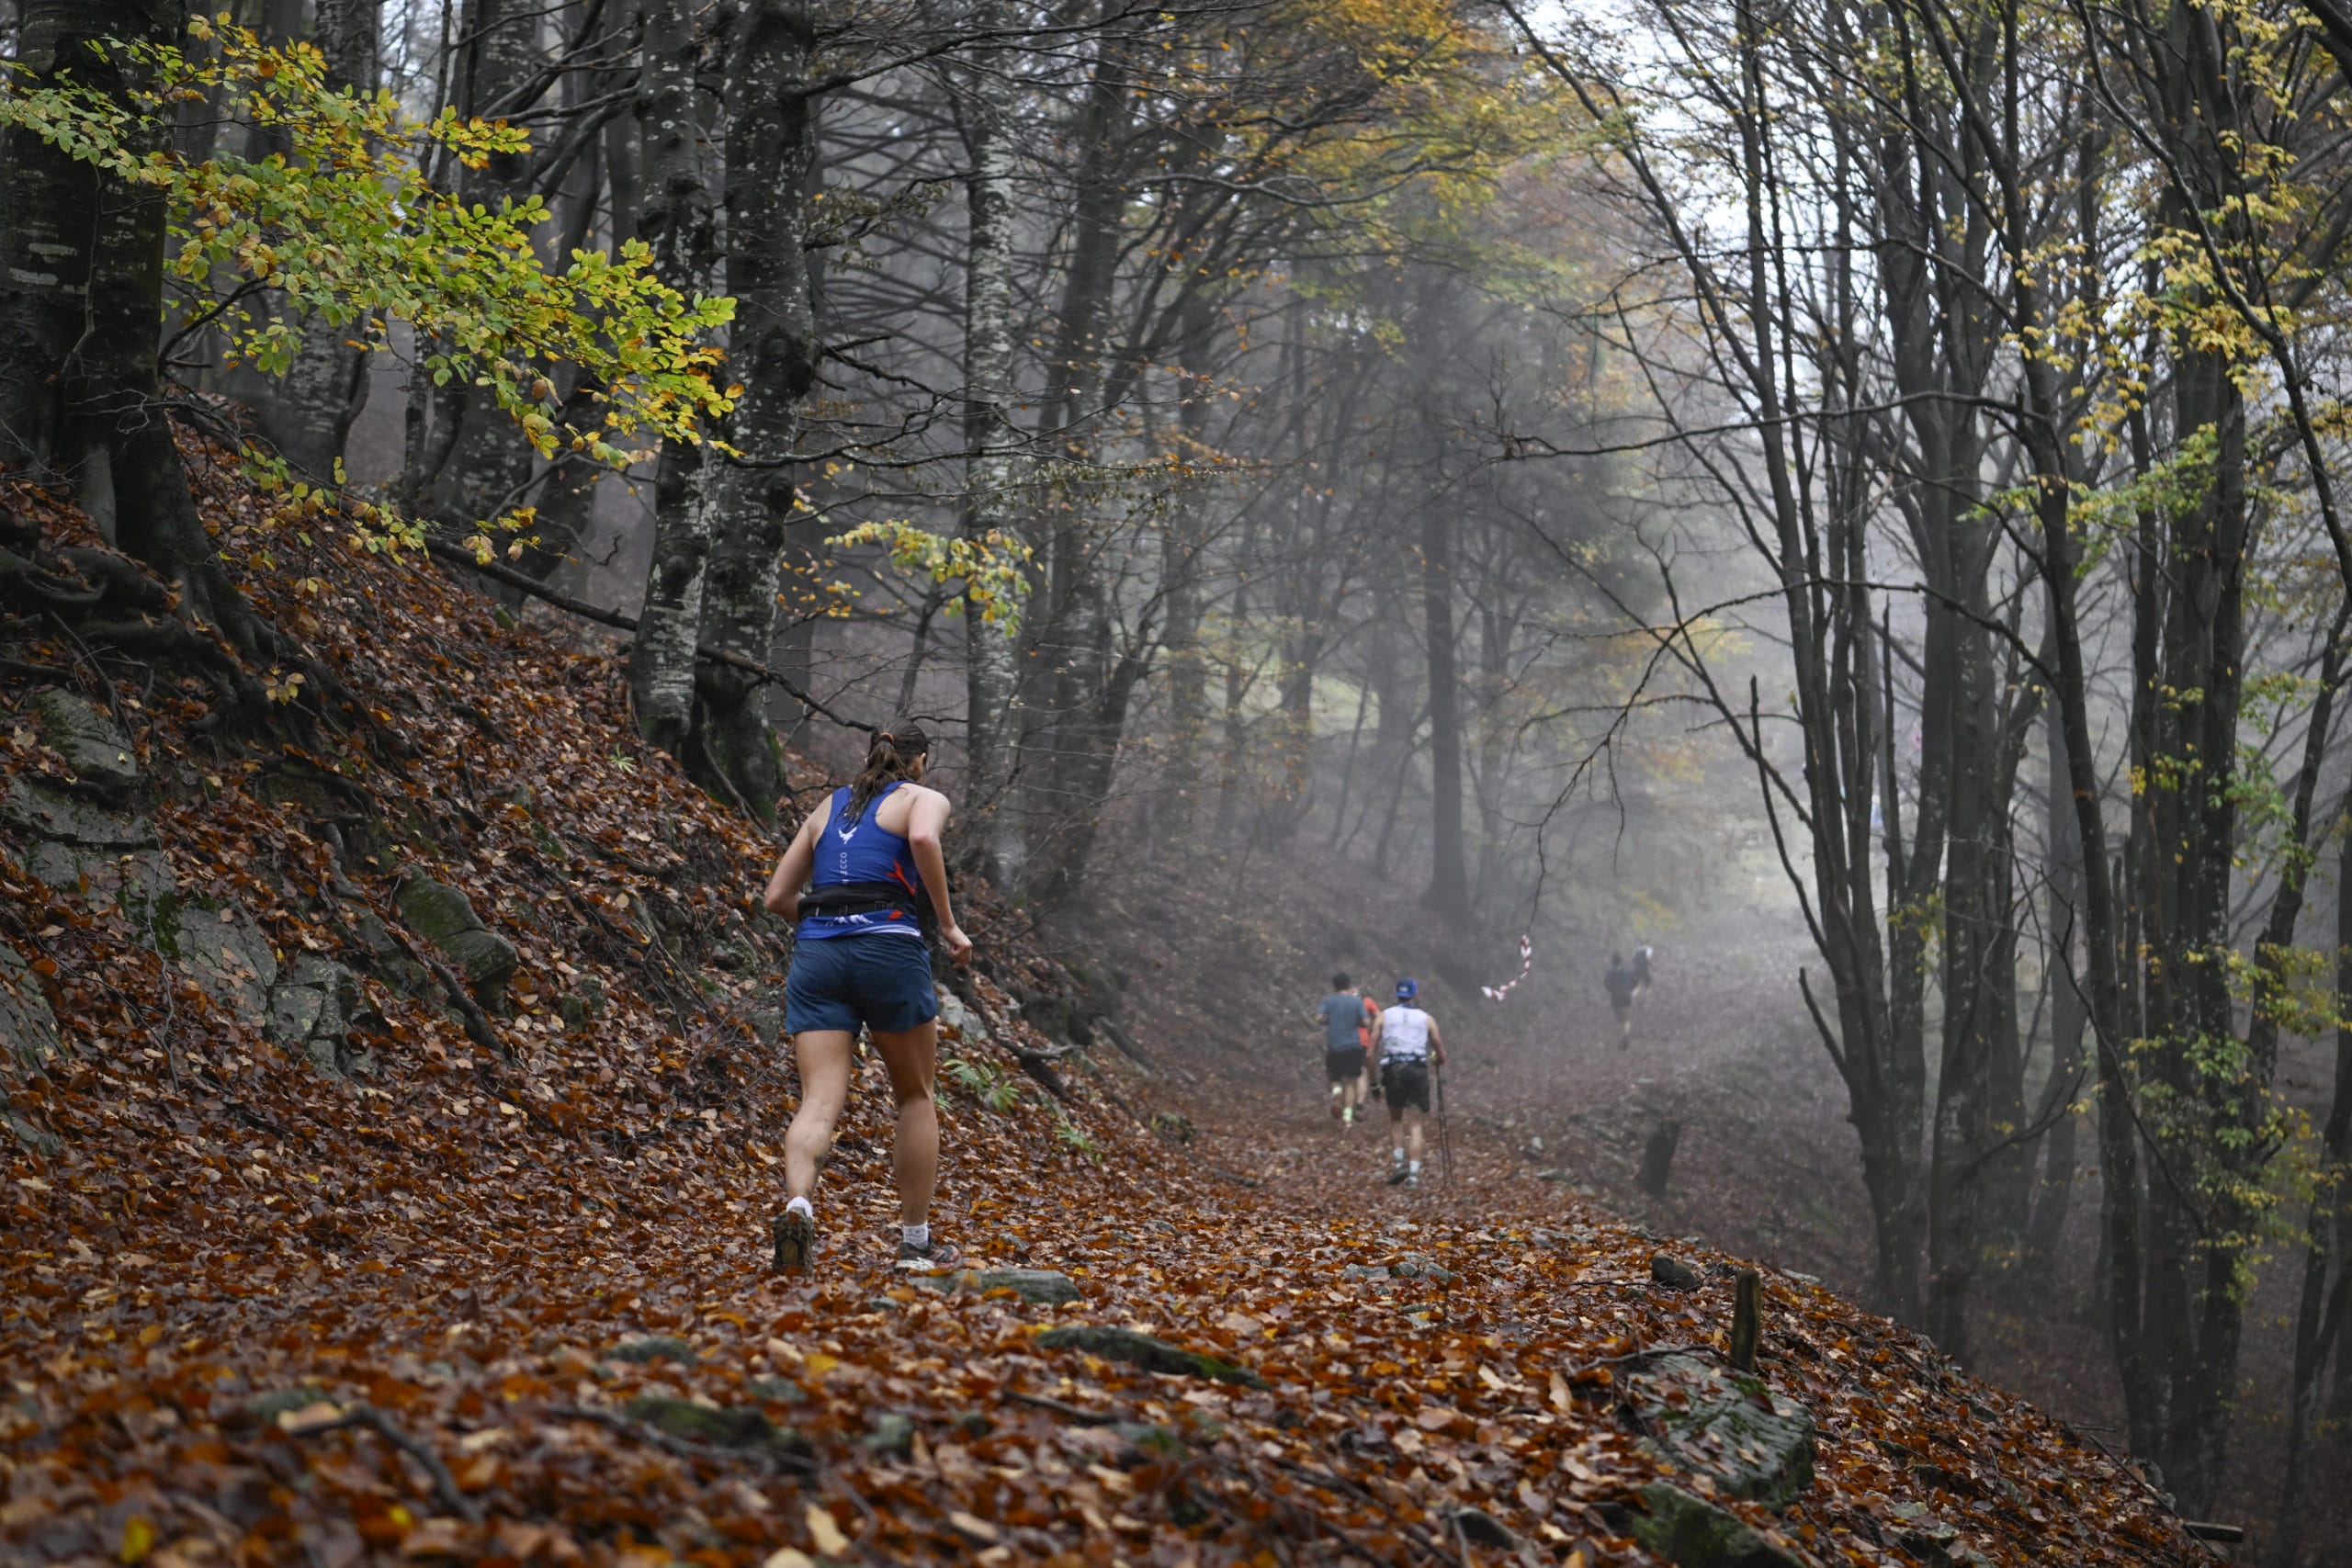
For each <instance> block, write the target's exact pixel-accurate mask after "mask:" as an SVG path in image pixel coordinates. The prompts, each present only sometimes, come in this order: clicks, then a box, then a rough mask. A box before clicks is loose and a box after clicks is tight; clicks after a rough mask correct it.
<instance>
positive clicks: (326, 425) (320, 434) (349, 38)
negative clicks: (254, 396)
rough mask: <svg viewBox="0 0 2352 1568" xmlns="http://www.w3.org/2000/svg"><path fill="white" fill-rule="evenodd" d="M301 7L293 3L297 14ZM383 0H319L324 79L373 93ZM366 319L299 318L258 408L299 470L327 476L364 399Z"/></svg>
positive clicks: (314, 36)
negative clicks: (276, 377) (281, 369)
mask: <svg viewBox="0 0 2352 1568" xmlns="http://www.w3.org/2000/svg"><path fill="white" fill-rule="evenodd" d="M299 11H300V7H299V6H298V7H297V13H298V15H299ZM382 21H383V4H382V0H318V8H317V15H316V17H315V18H314V21H313V26H312V33H311V41H312V42H313V43H315V44H317V45H318V49H319V52H320V53H321V54H322V55H323V56H324V57H325V59H326V85H327V86H328V87H329V88H331V89H334V90H336V91H344V90H348V91H350V92H352V93H354V94H356V95H357V96H360V97H363V98H365V97H369V96H373V95H374V94H375V92H376V88H377V84H378V80H379V32H380V30H381V27H382ZM365 329H366V323H365V322H364V321H345V322H341V323H336V322H333V321H327V320H325V319H324V318H323V317H311V318H306V319H305V320H304V321H302V322H301V323H300V330H301V333H302V346H301V347H300V349H298V350H297V351H296V352H295V355H294V362H293V364H291V365H289V366H288V367H287V370H286V378H285V380H284V381H283V382H281V383H280V384H279V385H278V386H277V387H276V388H274V389H271V390H270V394H269V395H268V396H267V397H266V398H264V399H263V400H261V404H260V408H259V411H258V417H259V422H260V424H261V429H262V434H265V435H266V436H267V437H268V438H269V440H270V441H271V443H272V444H273V445H275V446H277V450H278V452H279V453H280V454H281V455H282V456H283V457H285V458H286V460H287V461H288V463H290V464H292V465H293V466H294V468H297V469H298V470H300V472H302V473H305V474H309V475H311V477H312V478H313V479H318V480H321V481H326V480H331V479H332V478H333V476H334V466H335V464H336V462H337V461H338V460H340V459H341V458H342V457H343V454H344V448H345V446H346V445H347V444H348V442H349V440H350V436H351V426H352V422H353V421H355V420H356V419H357V418H358V417H359V413H360V411H361V410H362V409H364V408H365V407H367V404H368V363H369V355H368V349H367V348H366V347H364V346H362V344H363V342H364V333H365Z"/></svg>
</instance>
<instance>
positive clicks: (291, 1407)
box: [244, 1382, 334, 1422]
mask: <svg viewBox="0 0 2352 1568" xmlns="http://www.w3.org/2000/svg"><path fill="white" fill-rule="evenodd" d="M313 1404H334V1390H332V1389H330V1388H328V1387H327V1386H326V1385H324V1384H323V1383H314V1382H306V1383H296V1384H294V1385H292V1386H291V1387H288V1388H274V1389H271V1390H269V1391H268V1392H267V1393H257V1394H255V1395H254V1396H253V1397H252V1398H251V1399H248V1400H247V1401H245V1404H244V1414H245V1415H246V1416H249V1417H250V1418H252V1419H254V1420H257V1421H265V1422H270V1421H276V1420H277V1418H278V1417H279V1416H291V1415H293V1414H294V1413H295V1412H296V1411H298V1410H308V1409H309V1408H311V1406H312V1405H313Z"/></svg>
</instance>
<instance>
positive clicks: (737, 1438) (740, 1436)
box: [621, 1393, 809, 1454]
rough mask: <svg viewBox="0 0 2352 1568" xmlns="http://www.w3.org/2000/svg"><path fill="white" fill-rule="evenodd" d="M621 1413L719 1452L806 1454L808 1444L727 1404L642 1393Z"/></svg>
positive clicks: (785, 1429)
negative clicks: (744, 1451) (723, 1450)
mask: <svg viewBox="0 0 2352 1568" xmlns="http://www.w3.org/2000/svg"><path fill="white" fill-rule="evenodd" d="M621 1414H622V1415H624V1416H628V1418H629V1419H630V1420H632V1421H642V1422H644V1423H645V1424H646V1425H647V1426H649V1427H654V1428H655V1429H656V1430H659V1431H663V1432H667V1433H668V1434H669V1435H670V1436H672V1437H673V1438H685V1439H687V1440H688V1441H689V1442H696V1443H708V1444H709V1445H710V1446H711V1447H713V1448H718V1449H782V1450H787V1451H790V1452H794V1453H801V1454H806V1453H808V1452H809V1445H808V1443H807V1441H806V1440H805V1439H803V1438H801V1436H800V1435H799V1434H798V1433H797V1432H795V1431H793V1430H792V1429H791V1428H790V1427H779V1426H777V1425H776V1424H775V1422H773V1421H771V1420H769V1419H768V1418H767V1417H766V1416H763V1415H761V1414H760V1413H759V1412H758V1411H756V1410H744V1409H741V1408H729V1406H727V1405H723V1404H695V1402H694V1401H693V1400H691V1399H673V1398H670V1397H668V1396H667V1395H664V1394H658V1393H647V1394H640V1395H639V1396H638V1397H637V1398H635V1399H632V1400H630V1401H629V1402H628V1404H624V1405H622V1406H621Z"/></svg>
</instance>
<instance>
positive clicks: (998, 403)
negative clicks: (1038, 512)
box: [963, 0, 1027, 887]
mask: <svg viewBox="0 0 2352 1568" xmlns="http://www.w3.org/2000/svg"><path fill="white" fill-rule="evenodd" d="M1007 16H1008V7H1007V6H1006V5H1005V4H1004V0H975V4H974V5H973V6H972V8H971V12H970V18H971V20H970V25H971V28H972V30H973V31H974V32H975V33H978V34H980V35H983V36H985V35H988V34H992V33H996V32H999V31H1001V30H1002V28H1003V27H1004V25H1005V21H1006V18H1007ZM965 80H966V96H967V101H966V104H965V137H966V141H967V146H968V148H969V151H970V154H971V160H972V165H971V169H970V172H969V173H968V174H967V175H966V176H965V181H964V200H965V213H966V239H965V261H964V398H965V403H964V449H965V451H966V452H967V453H968V454H969V456H968V457H967V458H966V462H965V500H964V522H963V527H964V533H965V536H967V537H968V538H972V539H984V538H986V537H988V536H989V535H991V534H995V535H997V536H1000V537H1001V538H1002V539H1003V540H1005V541H1006V542H1007V543H1010V542H1012V540H1014V539H1015V538H1017V537H1018V535H1017V534H1016V532H1015V530H1014V528H1013V525H1012V512H1011V505H1012V454H1011V453H1010V452H1009V451H1008V450H1007V443H1008V440H1009V438H1010V435H1011V432H1012V418H1011V415H1010V412H1009V410H1010V408H1011V405H1012V400H1013V388H1012V341H1013V340H1012V334H1013V319H1012V312H1013V299H1012V220H1013V210H1012V173H1013V164H1012V83H1011V81H1010V80H1008V79H1007V78H1006V77H1005V76H1004V74H1003V62H1002V60H1001V54H1000V51H997V50H994V49H989V48H981V49H977V50H975V51H973V57H972V59H971V61H970V62H969V63H968V65H967V70H966V78H965ZM964 635H965V639H966V644H965V646H966V650H967V652H966V665H965V700H966V707H967V730H966V735H967V742H966V743H967V750H968V755H969V757H970V764H971V775H972V776H971V783H970V784H969V786H968V789H967V794H968V795H969V800H968V802H967V804H968V805H970V806H971V807H974V808H975V809H976V810H977V811H978V814H979V822H980V831H979V842H980V843H981V845H982V846H983V847H982V850H981V859H982V861H983V863H984V866H985V869H986V870H987V872H988V874H989V876H990V877H991V878H993V879H994V880H995V882H996V883H997V885H998V886H1001V887H1014V886H1019V885H1020V882H1021V877H1022V874H1023V869H1024V863H1025V861H1026V858H1027V857H1026V853H1025V851H1024V849H1023V842H1022V838H1023V835H1022V831H1021V826H1022V825H1021V822H1020V820H1019V814H1018V812H1017V811H1016V809H1015V808H1014V805H1013V797H1014V793H1015V791H1016V790H1017V789H1018V788H1019V787H1020V776H1021V749H1022V739H1023V716H1022V709H1021V704H1020V700H1019V689H1020V669H1019V664H1018V662H1017V659H1016V652H1017V645H1016V643H1015V640H1014V637H1013V634H1012V629H1011V628H1010V627H1009V626H1006V625H1004V624H1002V623H999V624H997V625H995V626H990V625H989V624H988V623H986V622H985V621H983V620H982V619H981V618H980V615H979V610H978V605H976V604H972V603H970V602H969V601H968V600H967V602H966V604H965V615H964Z"/></svg>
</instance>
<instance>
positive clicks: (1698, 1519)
mask: <svg viewBox="0 0 2352 1568" xmlns="http://www.w3.org/2000/svg"><path fill="white" fill-rule="evenodd" d="M1641 1496H1642V1501H1643V1502H1644V1503H1645V1505H1647V1506H1648V1508H1649V1512H1647V1513H1646V1514H1642V1515H1637V1516H1635V1517H1634V1523H1633V1529H1634V1537H1635V1539H1637V1540H1640V1541H1641V1542H1642V1544H1643V1545H1645V1546H1646V1547H1648V1548H1649V1549H1650V1550H1651V1551H1655V1552H1657V1554H1658V1555H1659V1556H1660V1557H1663V1558H1665V1559H1666V1560H1667V1561H1668V1562H1671V1563H1673V1564H1675V1568H1806V1564H1805V1561H1804V1558H1802V1557H1799V1556H1797V1555H1796V1554H1795V1553H1793V1552H1791V1551H1786V1550H1784V1549H1782V1548H1781V1547H1779V1546H1775V1545H1774V1544H1773V1543H1772V1542H1771V1541H1770V1540H1766V1539H1765V1538H1764V1536H1762V1535H1761V1534H1759V1533H1758V1531H1757V1530H1756V1529H1754V1528H1753V1527H1751V1526H1750V1525H1749V1524H1748V1523H1747V1521H1746V1520H1744V1519H1742V1518H1740V1517H1738V1516H1737V1515H1736V1514H1732V1513H1729V1512H1727V1511H1725V1510H1724V1509H1722V1508H1718V1507H1716V1506H1714V1505H1713V1503H1710V1502H1708V1501H1706V1499H1704V1498H1702V1497H1697V1496H1693V1495H1691V1494H1690V1493H1688V1492H1685V1491H1684V1490H1682V1488H1681V1487H1679V1486H1676V1485H1674V1484H1672V1483H1668V1482H1664V1481H1653V1482H1651V1483H1649V1484H1648V1485H1646V1486H1645V1487H1643V1488H1642V1490H1641Z"/></svg>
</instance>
